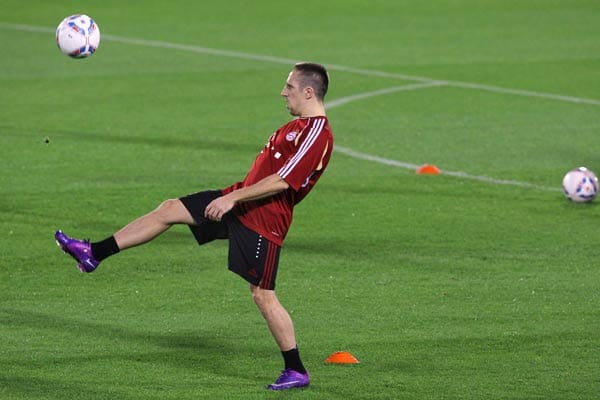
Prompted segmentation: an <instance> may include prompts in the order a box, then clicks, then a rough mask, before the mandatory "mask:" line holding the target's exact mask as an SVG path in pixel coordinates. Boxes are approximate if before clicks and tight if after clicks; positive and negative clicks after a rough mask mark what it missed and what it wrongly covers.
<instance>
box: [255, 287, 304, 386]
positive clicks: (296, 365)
mask: <svg viewBox="0 0 600 400" xmlns="http://www.w3.org/2000/svg"><path fill="white" fill-rule="evenodd" d="M250 291H251V292H252V298H253V299H254V302H255V303H256V305H257V306H258V309H259V310H260V313H261V314H262V316H263V317H264V319H265V321H266V322H267V326H268V327H269V330H270V331H271V334H272V335H273V338H275V341H276V342H277V345H278V346H279V349H280V350H281V354H282V356H283V360H284V363H285V367H284V370H283V372H282V373H281V375H280V376H279V378H278V379H277V380H276V381H275V382H274V383H272V384H271V385H269V386H268V387H267V388H268V389H271V390H283V389H290V388H295V387H303V386H308V384H309V383H310V377H309V375H308V372H307V371H306V369H305V368H304V365H303V364H302V361H301V359H300V354H299V352H298V347H297V345H296V336H295V333H294V324H293V322H292V319H291V317H290V314H289V313H288V312H287V311H286V309H285V308H284V307H283V306H282V305H281V303H280V302H279V299H277V296H276V295H275V291H273V290H267V289H262V288H260V287H258V286H254V285H250Z"/></svg>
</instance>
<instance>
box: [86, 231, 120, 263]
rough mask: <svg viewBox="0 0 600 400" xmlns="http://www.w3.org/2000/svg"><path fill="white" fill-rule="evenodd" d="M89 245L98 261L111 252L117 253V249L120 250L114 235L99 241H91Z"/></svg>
mask: <svg viewBox="0 0 600 400" xmlns="http://www.w3.org/2000/svg"><path fill="white" fill-rule="evenodd" d="M91 246H92V255H93V256H94V258H95V259H96V260H98V261H102V260H104V259H105V258H106V257H109V256H112V255H113V254H117V253H118V252H119V251H121V250H120V249H119V246H118V245H117V241H116V240H115V237H114V236H110V237H107V238H106V239H104V240H102V241H100V242H95V243H92V244H91Z"/></svg>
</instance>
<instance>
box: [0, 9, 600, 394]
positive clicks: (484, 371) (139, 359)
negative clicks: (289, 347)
mask: <svg viewBox="0 0 600 400" xmlns="http://www.w3.org/2000/svg"><path fill="white" fill-rule="evenodd" d="M204 3H205V2H186V1H182V0H172V1H169V2H159V1H136V2H134V1H125V2H123V1H115V0H107V1H103V2H92V1H86V0H80V1H77V2H75V1H60V2H59V1H41V0H31V1H27V2H23V1H16V0H0V6H1V7H0V9H1V10H2V11H1V12H0V54H1V56H0V168H1V169H2V174H1V175H0V237H1V241H0V243H1V256H0V399H2V400H9V399H10V400H12V399H75V398H82V399H178V400H179V399H198V398H203V399H263V398H266V399H275V398H286V399H561V400H562V399H597V398H599V397H600V270H599V268H598V267H599V255H600V253H599V250H598V243H599V232H600V230H599V223H600V209H599V208H598V207H599V206H598V201H596V202H595V203H591V204H586V205H578V204H573V203H569V202H568V201H566V200H565V199H564V197H563V195H562V194H561V192H560V183H561V179H562V176H563V175H564V174H565V173H566V172H567V171H568V170H569V169H571V168H574V167H578V166H580V165H585V166H587V167H589V168H590V169H592V170H596V171H597V172H599V173H600V144H599V143H600V141H599V134H600V3H598V1H597V0H589V1H588V0H563V1H558V0H544V1H542V0H539V1H533V0H525V1H516V0H491V1H483V0H456V1H451V0H443V1H436V2H422V1H414V0H411V1H402V2H393V1H383V0H375V1H369V2H363V1H358V0H331V1H315V0H308V1H304V2H301V3H293V4H292V3H288V2H281V1H280V2H277V1H258V2H255V3H248V2H242V1H228V2H222V3H212V2H211V3H210V4H204ZM206 3H208V2H206ZM78 12H85V13H88V14H90V15H91V16H92V17H93V18H95V20H96V21H97V22H98V24H99V26H100V29H101V32H102V35H103V40H102V43H101V45H100V48H99V50H98V52H97V53H96V54H95V55H94V56H93V57H92V58H90V59H87V60H77V61H76V60H71V59H69V58H68V57H65V56H63V55H61V54H60V53H59V52H58V50H57V49H56V45H55V43H54V29H55V27H56V25H57V24H58V23H59V22H60V20H61V19H62V18H63V17H65V16H67V15H70V14H73V13H78ZM300 60H312V61H318V62H321V63H324V64H326V65H327V66H329V68H330V75H331V81H332V84H331V87H330V93H329V95H328V98H327V100H328V101H329V104H330V105H331V106H330V107H329V110H328V116H329V118H330V121H331V124H332V127H333V130H334V134H335V137H336V145H337V146H338V151H336V152H334V154H333V158H332V162H331V164H330V166H329V169H328V170H327V172H326V173H325V174H324V176H323V178H322V179H321V181H320V183H319V185H318V186H317V187H316V189H315V190H314V191H313V193H312V194H311V195H310V196H309V197H308V198H307V199H306V201H305V202H303V203H302V204H301V205H300V206H299V207H298V208H297V209H296V212H295V222H294V225H293V226H292V229H291V231H290V234H289V236H288V239H287V241H286V244H285V247H284V250H283V252H282V257H281V264H280V272H279V276H278V293H279V297H280V299H281V301H282V303H283V304H284V305H285V306H286V307H287V308H288V310H289V311H290V313H291V315H292V318H293V319H294V322H295V326H296V331H297V336H298V340H299V346H300V350H301V353H302V355H303V358H304V362H305V364H306V365H307V367H308V369H309V371H310V372H311V376H312V382H311V387H310V388H309V389H307V390H298V391H291V392H288V393H269V392H267V391H266V390H264V386H265V385H267V384H268V383H270V382H271V381H272V380H273V379H274V378H275V377H276V376H277V374H278V371H279V370H280V369H281V367H282V362H281V357H280V355H279V353H278V350H277V347H276V345H275V343H274V341H273V340H272V338H271V337H270V335H269V333H268V331H267V328H266V326H265V324H264V322H263V320H262V318H261V317H260V315H259V313H258V312H257V310H256V309H255V306H254V304H252V301H251V298H250V295H249V292H248V290H247V285H246V284H245V283H244V282H243V281H242V280H241V279H239V278H237V277H236V276H235V275H233V274H231V273H229V272H227V271H226V251H227V249H226V244H225V243H223V242H220V243H212V244H210V245H207V246H204V247H202V248H200V247H198V246H197V245H196V244H195V242H194V240H193V238H192V236H191V235H190V234H189V232H188V230H187V228H186V227H181V226H179V227H174V228H173V229H172V230H170V231H169V232H167V233H166V234H164V235H163V236H161V237H159V238H158V239H157V240H155V241H154V242H152V243H151V244H149V245H147V246H144V247H140V248H135V249H131V250H129V251H127V252H123V253H121V254H119V255H118V256H115V257H113V258H111V259H109V260H107V261H106V262H105V263H103V265H102V266H101V267H100V268H99V269H98V271H97V272H94V273H93V274H85V275H84V274H81V273H79V272H78V271H77V269H76V267H75V265H74V262H72V260H70V259H69V258H68V257H67V256H65V255H63V254H62V253H61V252H60V251H59V249H58V248H57V247H56V245H55V243H54V240H53V233H54V231H55V230H56V229H63V230H64V231H65V232H67V233H68V234H71V235H74V236H77V237H90V238H91V239H93V240H98V239H102V238H104V237H106V236H108V235H110V234H112V233H113V232H114V231H115V230H117V229H119V228H120V227H121V226H122V225H123V224H125V223H126V222H128V221H129V220H131V219H133V218H135V217H137V216H139V215H140V214H142V213H145V212H147V211H149V210H151V209H153V208H154V207H156V205H158V204H159V203H160V202H161V201H162V200H164V199H166V198H170V197H176V196H181V195H183V194H186V193H190V192H195V191H197V190H200V189H204V188H213V187H217V188H218V187H224V186H226V185H229V184H230V183H232V182H234V181H237V180H239V179H241V178H242V177H243V176H244V174H245V173H246V171H247V168H248V167H249V166H250V164H251V162H252V160H253V158H254V156H255V155H256V153H257V152H258V151H259V149H260V148H261V147H262V145H263V144H264V142H265V141H266V139H267V138H268V136H269V135H270V134H271V132H272V131H273V130H274V129H275V128H277V127H278V126H280V125H281V124H283V123H284V122H286V121H287V120H288V118H289V116H288V115H287V112H286V110H285V107H284V103H283V100H282V99H281V98H280V97H279V93H280V90H281V88H282V87H283V83H284V81H285V78H286V77H287V73H288V72H289V70H290V68H291V65H292V63H293V62H294V61H300ZM385 91H388V92H389V93H387V94H385ZM401 163H408V164H414V165H421V164H424V163H433V164H436V165H437V166H438V167H440V168H441V169H442V170H443V171H444V172H445V173H444V174H442V175H439V176H421V175H416V174H415V171H414V170H413V169H411V168H403V167H402V165H403V164H401ZM338 350H346V351H350V352H352V353H353V354H354V355H355V356H356V357H357V358H358V359H359V360H360V361H361V363H360V364H359V365H355V366H332V365H327V364H325V363H324V359H325V358H326V357H327V356H328V355H329V354H330V353H332V352H334V351H338Z"/></svg>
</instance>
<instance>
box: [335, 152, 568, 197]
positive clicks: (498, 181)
mask: <svg viewBox="0 0 600 400" xmlns="http://www.w3.org/2000/svg"><path fill="white" fill-rule="evenodd" d="M333 149H334V150H335V151H337V152H338V153H342V154H345V155H347V156H350V157H352V158H357V159H359V160H365V161H371V162H375V163H378V164H383V165H387V166H390V167H396V168H403V169H409V170H412V171H416V169H417V168H419V165H417V164H410V163H406V162H403V161H397V160H392V159H389V158H383V157H378V156H374V155H371V154H367V153H361V152H358V151H355V150H352V149H349V148H347V147H343V146H340V145H337V144H336V145H335V146H334V148H333ZM442 174H443V175H449V176H454V177H457V178H462V179H469V180H474V181H479V182H484V183H491V184H494V185H508V186H518V187H522V188H526V189H538V190H545V191H551V192H556V191H560V188H556V187H547V186H539V185H534V184H532V183H527V182H519V181H513V180H508V179H496V178H491V177H488V176H482V175H471V174H468V173H466V172H461V171H446V170H442Z"/></svg>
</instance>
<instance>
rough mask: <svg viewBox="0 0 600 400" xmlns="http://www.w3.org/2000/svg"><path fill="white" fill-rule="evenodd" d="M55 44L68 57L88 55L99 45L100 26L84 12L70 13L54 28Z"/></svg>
mask: <svg viewBox="0 0 600 400" xmlns="http://www.w3.org/2000/svg"><path fill="white" fill-rule="evenodd" d="M56 44H57V45H58V48H59V49H60V51H62V52H63V53H64V54H66V55H68V56H69V57H73V58H85V57H89V56H91V55H92V54H94V52H95V51H96V49H97V48H98V46H99V45H100V28H98V25H97V24H96V23H95V22H94V20H93V19H91V18H90V17H88V16H87V15H85V14H77V15H71V16H70V17H67V18H65V19H63V20H62V22H61V23H60V24H59V25H58V28H56Z"/></svg>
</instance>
